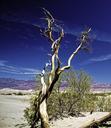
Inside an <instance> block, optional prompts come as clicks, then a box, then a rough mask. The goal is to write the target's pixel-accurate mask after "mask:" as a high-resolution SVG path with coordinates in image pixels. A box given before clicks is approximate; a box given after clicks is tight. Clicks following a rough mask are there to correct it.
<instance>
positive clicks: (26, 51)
mask: <svg viewBox="0 0 111 128" xmlns="http://www.w3.org/2000/svg"><path fill="white" fill-rule="evenodd" d="M41 7H44V8H46V9H48V10H49V11H50V12H51V13H52V14H53V16H54V18H55V19H56V20H57V23H58V24H61V25H62V27H63V28H64V31H65V37H64V40H63V42H62V46H61V49H60V50H61V52H60V56H61V57H60V58H61V61H62V64H63V65H65V64H66V61H67V58H68V57H69V55H70V53H72V51H73V50H74V49H75V48H76V47H77V43H76V42H77V37H78V35H79V33H80V32H81V31H82V30H84V28H85V27H91V28H92V32H91V40H92V43H91V47H92V50H91V52H90V53H86V52H84V51H81V52H80V53H79V54H78V56H76V57H75V59H74V60H73V62H72V66H73V67H74V69H77V70H78V69H83V70H85V71H87V72H88V73H89V74H90V75H91V76H92V79H93V80H94V81H96V82H104V83H111V0H2V1H0V77H10V78H18V79H29V78H33V77H34V76H35V74H36V73H39V72H40V71H41V70H42V68H43V67H44V64H45V63H46V62H47V61H48V60H49V56H48V54H49V53H50V43H49V42H48V40H47V39H46V38H44V37H43V36H42V35H41V34H40V32H39V30H38V28H37V27H36V25H39V26H44V21H43V20H42V19H41V18H43V17H44V14H43V12H42V10H41Z"/></svg>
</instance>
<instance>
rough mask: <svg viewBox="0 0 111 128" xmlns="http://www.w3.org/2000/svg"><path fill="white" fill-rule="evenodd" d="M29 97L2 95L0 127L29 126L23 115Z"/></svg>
mask: <svg viewBox="0 0 111 128" xmlns="http://www.w3.org/2000/svg"><path fill="white" fill-rule="evenodd" d="M27 99H28V97H27V96H15V95H0V128H22V127H23V128H28V127H25V126H24V125H25V124H26V121H25V119H24V116H23V114H24V113H23V111H24V109H25V107H26V106H28V102H27Z"/></svg>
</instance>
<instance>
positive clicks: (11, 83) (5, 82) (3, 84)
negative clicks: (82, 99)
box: [0, 78, 111, 91]
mask: <svg viewBox="0 0 111 128" xmlns="http://www.w3.org/2000/svg"><path fill="white" fill-rule="evenodd" d="M66 86H67V84H66V83H63V84H62V85H61V87H62V88H64V87H66ZM39 87H40V83H39V81H36V80H17V79H12V78H0V89H3V88H10V89H19V90H30V89H35V88H39ZM91 90H93V91H96V90H111V84H107V83H96V82H95V83H93V84H92V86H91Z"/></svg>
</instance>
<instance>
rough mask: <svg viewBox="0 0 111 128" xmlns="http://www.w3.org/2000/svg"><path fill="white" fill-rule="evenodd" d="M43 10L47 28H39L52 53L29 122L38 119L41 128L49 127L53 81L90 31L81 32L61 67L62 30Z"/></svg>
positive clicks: (85, 46) (63, 69)
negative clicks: (48, 110) (48, 111)
mask: <svg viewBox="0 0 111 128" xmlns="http://www.w3.org/2000/svg"><path fill="white" fill-rule="evenodd" d="M43 11H44V14H45V16H46V17H45V18H44V19H45V21H46V23H47V28H45V29H44V30H41V29H40V31H41V32H42V33H43V35H44V36H45V37H47V38H48V39H49V41H50V43H51V49H52V54H51V60H50V63H46V65H45V67H44V69H43V71H42V73H41V84H42V90H41V91H40V93H39V97H38V103H37V109H36V112H35V115H34V118H33V121H32V124H31V128H35V127H36V126H35V125H36V122H37V121H39V120H40V121H41V128H50V125H49V118H48V113H47V99H48V98H49V96H50V94H51V92H52V90H53V87H54V85H55V83H56V82H57V81H58V79H59V76H60V74H61V73H62V72H63V71H65V70H67V69H69V68H70V67H71V61H72V59H73V58H74V57H75V55H76V54H77V53H78V52H79V51H80V50H81V49H84V48H87V43H88V42H89V32H90V31H91V28H89V29H88V30H86V31H84V32H82V33H81V36H80V40H79V42H80V43H79V45H78V47H77V48H76V50H75V51H73V52H72V54H71V55H70V56H69V58H68V61H67V65H65V66H63V67H62V66H61V61H60V58H59V55H58V53H59V48H60V45H61V42H62V39H63V37H64V30H63V28H62V27H60V26H59V25H57V24H56V23H55V19H54V18H53V16H52V15H51V14H50V12H49V11H47V10H46V9H44V8H43ZM54 27H56V28H57V29H58V30H59V32H60V34H59V36H58V38H57V39H54V35H53V28H54ZM48 66H50V67H51V70H50V72H49V74H48V84H46V83H45V78H44V75H45V70H46V68H47V67H48Z"/></svg>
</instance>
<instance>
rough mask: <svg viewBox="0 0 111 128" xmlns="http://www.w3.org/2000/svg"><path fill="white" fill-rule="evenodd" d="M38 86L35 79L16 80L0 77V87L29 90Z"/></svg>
mask: <svg viewBox="0 0 111 128" xmlns="http://www.w3.org/2000/svg"><path fill="white" fill-rule="evenodd" d="M37 87H38V82H37V81H35V80H16V79H12V78H0V89H3V88H10V89H20V90H29V89H35V88H37Z"/></svg>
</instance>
